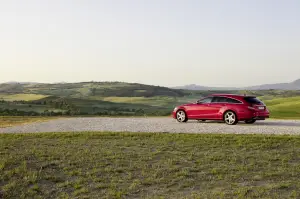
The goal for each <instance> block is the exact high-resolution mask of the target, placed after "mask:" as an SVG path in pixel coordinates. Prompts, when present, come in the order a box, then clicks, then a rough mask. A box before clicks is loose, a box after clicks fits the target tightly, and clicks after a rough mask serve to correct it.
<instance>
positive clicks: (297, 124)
mask: <svg viewBox="0 0 300 199" xmlns="http://www.w3.org/2000/svg"><path fill="white" fill-rule="evenodd" d="M189 122H190V123H199V124H201V123H203V124H225V123H224V122H223V121H214V120H207V121H197V120H191V121H189ZM237 125H242V126H249V127H251V126H289V127H293V126H294V127H300V121H299V122H290V121H283V120H281V121H276V120H275V121H267V120H261V121H256V122H255V123H254V124H246V123H245V122H243V121H240V122H239V123H238V124H237Z"/></svg>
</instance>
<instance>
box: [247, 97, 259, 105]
mask: <svg viewBox="0 0 300 199" xmlns="http://www.w3.org/2000/svg"><path fill="white" fill-rule="evenodd" d="M244 100H245V101H246V102H248V103H249V104H263V102H262V101H260V100H259V99H257V98H256V97H244Z"/></svg>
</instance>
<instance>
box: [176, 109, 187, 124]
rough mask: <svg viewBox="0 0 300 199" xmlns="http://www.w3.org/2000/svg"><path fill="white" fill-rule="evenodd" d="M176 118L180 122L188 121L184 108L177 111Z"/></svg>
mask: <svg viewBox="0 0 300 199" xmlns="http://www.w3.org/2000/svg"><path fill="white" fill-rule="evenodd" d="M176 119H177V121H178V122H187V121H188V118H187V115H186V113H185V112H184V111H183V110H179V111H178V112H177V113H176Z"/></svg>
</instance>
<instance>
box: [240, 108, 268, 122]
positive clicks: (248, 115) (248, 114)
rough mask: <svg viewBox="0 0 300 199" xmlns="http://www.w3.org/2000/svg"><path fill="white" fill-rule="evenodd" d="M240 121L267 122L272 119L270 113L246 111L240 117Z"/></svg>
mask: <svg viewBox="0 0 300 199" xmlns="http://www.w3.org/2000/svg"><path fill="white" fill-rule="evenodd" d="M238 117H239V119H240V120H249V119H255V120H265V119H267V118H269V117H270V113H269V111H267V110H266V111H245V112H242V113H240V114H239V115H238Z"/></svg>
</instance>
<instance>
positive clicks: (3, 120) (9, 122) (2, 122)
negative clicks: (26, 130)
mask: <svg viewBox="0 0 300 199" xmlns="http://www.w3.org/2000/svg"><path fill="white" fill-rule="evenodd" d="M50 119H55V118H54V117H52V118H50V117H10V116H8V117H3V116H0V128H5V127H10V126H15V125H20V124H28V123H32V122H43V121H47V120H50Z"/></svg>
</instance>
